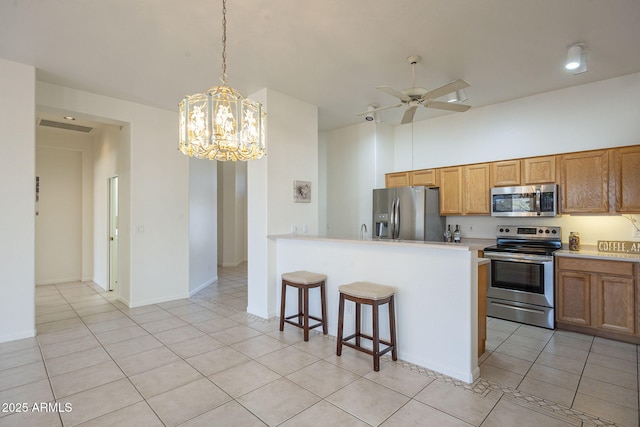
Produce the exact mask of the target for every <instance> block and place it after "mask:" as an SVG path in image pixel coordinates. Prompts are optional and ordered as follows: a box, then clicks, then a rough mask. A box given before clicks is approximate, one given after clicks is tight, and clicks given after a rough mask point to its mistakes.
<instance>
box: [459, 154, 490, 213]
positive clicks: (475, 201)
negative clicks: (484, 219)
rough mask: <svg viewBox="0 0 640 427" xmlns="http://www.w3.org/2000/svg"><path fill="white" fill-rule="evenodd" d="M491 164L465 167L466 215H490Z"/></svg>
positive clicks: (464, 196) (464, 199) (464, 197)
mask: <svg viewBox="0 0 640 427" xmlns="http://www.w3.org/2000/svg"><path fill="white" fill-rule="evenodd" d="M489 165H490V164H489V163H479V164H475V165H468V166H464V167H463V172H464V175H463V178H464V179H463V184H462V185H463V189H464V195H463V201H464V211H463V214H465V215H490V214H491V206H490V205H489V200H490V199H491V197H490V192H491V183H490V181H489V176H490V173H489Z"/></svg>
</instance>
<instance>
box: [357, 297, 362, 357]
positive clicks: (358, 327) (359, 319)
mask: <svg viewBox="0 0 640 427" xmlns="http://www.w3.org/2000/svg"><path fill="white" fill-rule="evenodd" d="M361 316H362V307H361V305H360V303H359V302H356V345H357V346H358V347H360V321H361Z"/></svg>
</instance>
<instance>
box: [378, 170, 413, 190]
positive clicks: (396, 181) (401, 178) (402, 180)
mask: <svg viewBox="0 0 640 427" xmlns="http://www.w3.org/2000/svg"><path fill="white" fill-rule="evenodd" d="M384 181H385V186H386V187H387V188H391V187H406V186H408V185H409V172H394V173H388V174H386V175H385V176H384Z"/></svg>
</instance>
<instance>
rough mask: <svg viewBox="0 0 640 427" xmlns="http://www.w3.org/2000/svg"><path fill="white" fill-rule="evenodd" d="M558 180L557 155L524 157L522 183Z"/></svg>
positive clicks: (553, 181)
mask: <svg viewBox="0 0 640 427" xmlns="http://www.w3.org/2000/svg"><path fill="white" fill-rule="evenodd" d="M555 182H556V156H542V157H529V158H526V159H522V185H534V184H552V183H555Z"/></svg>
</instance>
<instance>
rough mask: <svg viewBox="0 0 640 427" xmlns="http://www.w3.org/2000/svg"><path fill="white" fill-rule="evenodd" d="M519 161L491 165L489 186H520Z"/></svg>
mask: <svg viewBox="0 0 640 427" xmlns="http://www.w3.org/2000/svg"><path fill="white" fill-rule="evenodd" d="M521 163H522V161H521V160H506V161H504V162H493V163H491V186H492V187H507V186H510V185H511V186H513V185H520V182H521V180H520V175H521V174H520V166H521Z"/></svg>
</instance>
